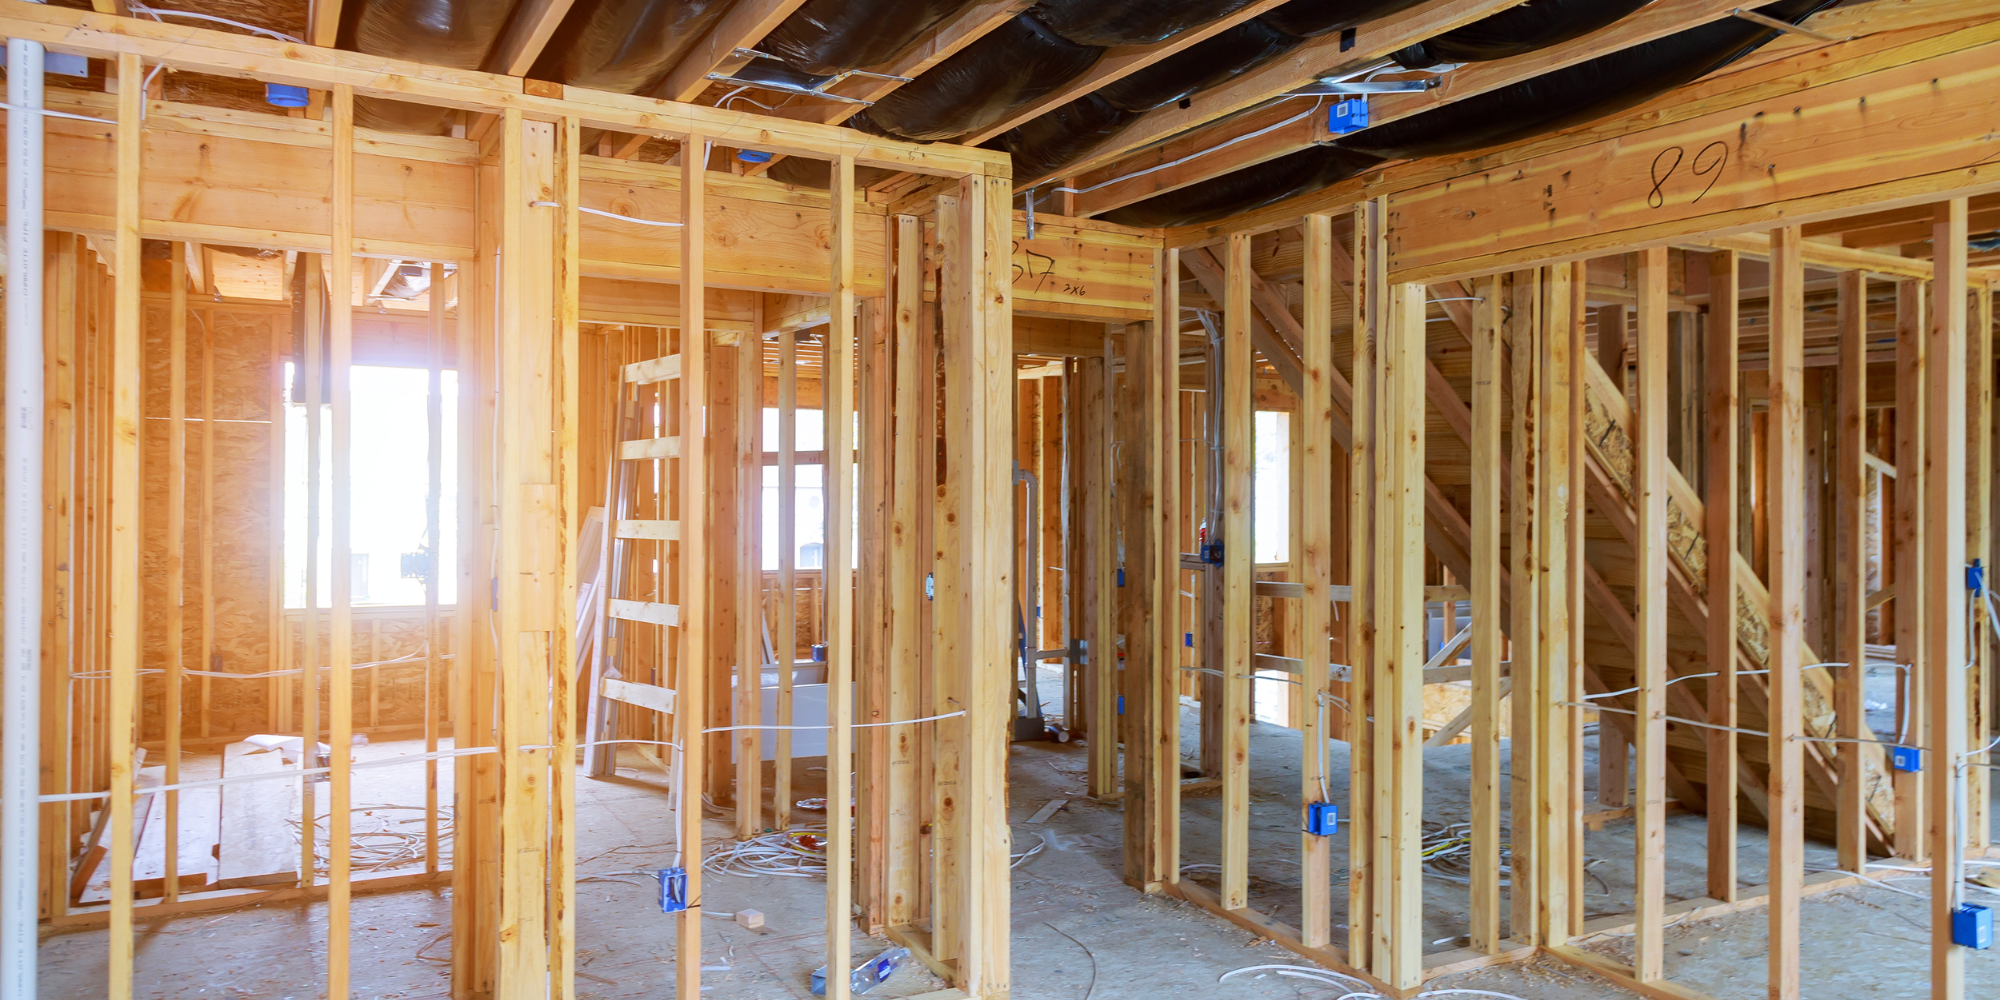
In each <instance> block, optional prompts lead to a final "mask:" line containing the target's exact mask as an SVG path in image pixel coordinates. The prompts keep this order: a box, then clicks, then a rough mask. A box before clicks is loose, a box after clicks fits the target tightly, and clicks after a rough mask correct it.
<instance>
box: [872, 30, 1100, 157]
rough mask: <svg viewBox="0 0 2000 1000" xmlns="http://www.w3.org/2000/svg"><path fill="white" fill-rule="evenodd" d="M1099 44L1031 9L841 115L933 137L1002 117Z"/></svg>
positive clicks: (1080, 63) (877, 130)
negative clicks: (1079, 39)
mask: <svg viewBox="0 0 2000 1000" xmlns="http://www.w3.org/2000/svg"><path fill="white" fill-rule="evenodd" d="M1103 53H1104V50H1103V49H1101V48H1098V47H1097V46H1094V45H1079V44H1077V43H1075V42H1072V41H1070V40H1069V39H1066V38H1064V37H1062V36H1061V35H1058V34H1056V33H1055V32H1054V31H1051V30H1050V29H1049V26H1048V25H1046V24H1043V23H1042V22H1041V21H1040V20H1039V19H1038V18H1036V17H1035V15H1034V12H1033V11H1032V10H1031V11H1029V12H1028V13H1025V14H1022V15H1020V16H1019V17H1016V18H1014V19H1013V20H1011V21H1008V22H1007V23H1006V24H1003V25H1001V26H1000V27H998V28H995V29H994V30H993V31H991V32H988V33H987V34H986V36H985V37H984V38H981V39H980V40H978V41H976V42H973V43H972V44H971V45H968V46H966V47H965V48H964V49H963V50H961V51H960V52H959V53H958V54H957V55H954V56H952V57H951V58H949V59H946V60H945V61H944V62H941V63H939V64H937V65H936V66H934V67H932V68H931V70H930V71H929V72H927V73H925V74H924V75H922V76H920V77H917V78H916V79H915V80H912V81H910V82H909V83H906V84H903V85H902V86H901V87H898V88H896V89H895V90H892V91H890V92H889V94H888V95H887V96H885V97H883V98H882V100H881V101H879V102H877V103H876V104H875V106H873V107H871V108H869V109H868V110H866V111H863V112H861V113H860V114H858V115H855V116H854V117H853V118H850V119H848V121H847V123H848V124H849V125H852V126H853V127H855V128H857V129H860V130H861V131H863V132H868V133H871V134H875V135H885V136H892V137H894V138H899V139H911V140H914V141H917V142H938V141H943V140H952V139H957V138H960V137H961V136H964V135H966V134H967V133H970V132H977V131H979V130H980V129H983V128H986V127H988V126H990V125H992V124H994V123H995V122H998V121H1001V120H1002V119H1005V118H1006V117H1007V116H1008V115H1010V114H1013V113H1014V112H1015V111H1016V110H1018V109H1019V108H1021V107H1023V106H1025V105H1027V104H1031V103H1033V102H1035V101H1038V100H1040V99H1042V98H1043V97H1046V96H1048V95H1049V93H1050V92H1052V91H1054V90H1056V89H1057V88H1059V87H1061V86H1062V85H1063V84H1066V83H1068V82H1070V81H1071V80H1074V79H1076V78H1077V77H1078V76H1081V75H1083V73H1084V71H1085V70H1088V69H1090V67H1091V66H1092V65H1093V64H1095V63H1096V62H1097V57H1098V56H1100V55H1102V54H1103Z"/></svg>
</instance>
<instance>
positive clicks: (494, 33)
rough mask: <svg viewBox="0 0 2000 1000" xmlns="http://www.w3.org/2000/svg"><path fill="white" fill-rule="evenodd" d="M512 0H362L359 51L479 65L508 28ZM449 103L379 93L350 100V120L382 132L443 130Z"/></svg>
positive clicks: (355, 38)
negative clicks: (379, 95) (414, 100)
mask: <svg viewBox="0 0 2000 1000" xmlns="http://www.w3.org/2000/svg"><path fill="white" fill-rule="evenodd" d="M514 4H515V0H362V2H361V4H360V6H359V8H358V9H356V11H355V12H354V14H353V15H352V16H353V21H352V24H353V29H352V30H353V35H352V44H353V46H354V49H355V50H356V51H358V52H365V53H367V54H369V55H371V56H386V57H389V58H391V59H410V60H415V61H417V62H423V63H428V64H430V65H432V66H449V67H452V68H453V69H478V68H480V65H481V64H482V63H484V62H485V61H486V54H487V53H489V52H491V51H492V50H493V46H494V44H495V43H497V42H498V41H499V40H500V35H501V33H502V32H504V31H506V30H507V21H508V19H509V18H510V17H512V15H513V13H514ZM451 119H452V111H451V109H450V108H438V107H430V106H426V105H422V104H405V103H403V102H402V101H385V100H382V99H380V98H373V97H360V98H356V99H355V101H354V124H356V125H359V126H361V127H362V128H372V129H381V130H383V131H385V132H414V133H419V134H424V135H438V134H442V133H443V132H444V131H445V130H446V129H447V128H448V127H449V126H450V124H451Z"/></svg>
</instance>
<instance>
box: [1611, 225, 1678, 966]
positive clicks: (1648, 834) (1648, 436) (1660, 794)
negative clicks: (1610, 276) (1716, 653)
mask: <svg viewBox="0 0 2000 1000" xmlns="http://www.w3.org/2000/svg"><path fill="white" fill-rule="evenodd" d="M1638 354H1639V371H1638V385H1637V387H1636V388H1637V392H1636V393H1635V394H1634V395H1635V396H1636V397H1637V399H1638V414H1637V416H1638V420H1637V423H1638V434H1637V435H1636V437H1637V440H1636V441H1635V442H1634V445H1635V448H1634V450H1635V452H1636V455H1635V461H1634V465H1635V469H1634V472H1635V475H1634V477H1633V478H1634V479H1635V480H1636V481H1635V483H1634V493H1635V494H1636V495H1635V496H1634V497H1633V499H1634V500H1635V501H1636V506H1637V507H1638V511H1637V514H1638V521H1639V526H1638V544H1637V545H1636V546H1635V547H1634V548H1635V550H1636V551H1635V552H1634V556H1635V559H1634V561H1633V573H1634V574H1635V576H1636V578H1637V579H1639V580H1642V581H1650V582H1648V583H1646V584H1642V585H1640V586H1638V587H1637V588H1636V590H1637V592H1638V614H1637V615H1636V616H1635V618H1636V621H1635V624H1636V625H1637V626H1638V629H1637V638H1638V641H1637V642H1636V643H1634V644H1633V649H1632V662H1633V672H1634V675H1635V676H1634V680H1633V685H1634V686H1635V687H1637V688H1638V689H1639V691H1638V699H1637V708H1638V718H1637V724H1636V725H1634V727H1633V732H1634V736H1635V742H1636V743H1637V746H1638V751H1639V789H1638V801H1637V802H1635V803H1634V810H1635V811H1634V820H1635V826H1636V831H1635V832H1636V836H1635V837H1634V841H1635V843H1634V857H1633V867H1632V871H1633V890H1632V894H1633V902H1634V904H1635V906H1634V909H1635V910H1636V911H1637V913H1636V920H1635V923H1636V927H1637V930H1636V934H1635V936H1634V939H1633V940H1634V949H1633V951H1634V957H1633V961H1632V974H1633V977H1634V978H1636V979H1638V980H1639V981H1640V982H1650V981H1652V980H1655V979H1658V978H1660V963H1661V959H1662V956H1663V954H1664V952H1665V941H1664V940H1663V936H1664V928H1663V927H1662V922H1663V919H1664V916H1665V906H1666V885H1665V882H1666V869H1667V801H1666V797H1667V792H1666V787H1667V704H1666V699H1667V589H1666V579H1667V466H1668V462H1667V414H1668V412H1669V410H1671V409H1672V408H1673V405H1672V401H1671V400H1669V399H1668V398H1667V364H1668V358H1667V249H1666V248H1665V247H1654V248H1651V249H1647V250H1642V251H1640V252H1639V330H1638ZM1653 582H1657V584H1658V585H1657V586H1656V585H1654V584H1653ZM1610 728H1611V727H1610V726H1609V725H1608V724H1602V723H1600V725H1599V726H1598V731H1599V732H1600V733H1602V732H1604V731H1606V730H1609V729H1610Z"/></svg>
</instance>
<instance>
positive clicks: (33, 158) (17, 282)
mask: <svg viewBox="0 0 2000 1000" xmlns="http://www.w3.org/2000/svg"><path fill="white" fill-rule="evenodd" d="M7 65H8V67H9V68H10V70H11V72H9V73H8V74H7V101H8V103H9V104H11V105H12V106H13V107H14V108H15V109H39V108H40V107H41V106H42V47H41V45H40V44H38V43H35V42H26V41H22V40H21V39H18V38H12V39H8V41H7ZM6 287H7V397H6V398H7V403H6V405H7V431H6V446H7V472H6V490H7V500H6V508H7V510H6V516H5V531H6V551H7V569H6V578H5V582H4V604H5V606H6V636H5V642H6V647H7V651H6V657H5V669H6V680H5V695H4V702H0V704H4V705H5V711H6V723H5V725H4V726H0V729H5V730H6V732H5V734H4V736H0V739H4V740H5V744H4V749H0V792H3V793H4V795H5V799H4V800H0V997H4V998H6V1000H30V998H32V997H33V996H34V995H35V895H36V892H37V890H38V885H37V882H38V879H37V877H36V874H35V859H36V857H37V856H38V855H39V853H40V851H41V842H40V833H41V831H40V830H39V828H38V827H37V824H36V821H37V819H38V817H39V815H40V812H41V808H40V806H39V805H38V804H37V803H36V800H35V796H36V793H37V791H38V790H39V789H40V788H41V782H40V778H39V777H38V775H37V771H38V769H39V768H40V762H41V758H40V756H39V750H40V748H41V717H40V715H39V714H38V713H39V712H40V711H41V703H42V695H41V677H40V673H39V671H40V670H41V657H42V643H41V637H42V116H41V115H40V114H37V113H35V111H33V110H27V111H23V110H16V111H15V112H14V113H13V114H11V115H9V116H8V117H7V285H6Z"/></svg>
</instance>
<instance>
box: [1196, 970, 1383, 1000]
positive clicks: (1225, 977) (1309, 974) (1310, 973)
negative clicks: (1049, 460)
mask: <svg viewBox="0 0 2000 1000" xmlns="http://www.w3.org/2000/svg"><path fill="white" fill-rule="evenodd" d="M1266 969H1269V970H1271V971H1273V972H1279V973H1284V972H1298V973H1305V974H1306V975H1305V976H1304V977H1303V978H1307V979H1312V978H1318V977H1323V976H1331V977H1333V978H1334V979H1344V980H1346V981H1347V982H1350V983H1354V984H1356V985H1359V986H1362V987H1366V986H1367V985H1368V981H1367V980H1365V979H1358V978H1355V977H1354V976H1348V975H1342V974H1341V973H1338V972H1334V971H1331V970H1328V969H1318V968H1314V967H1312V966H1309V965H1250V966H1245V967H1243V968H1241V969H1232V970H1230V971H1228V972H1225V973H1223V974H1222V975H1221V976H1219V977H1217V978H1216V980H1215V981H1216V982H1218V983H1226V982H1228V981H1229V977H1231V976H1240V975H1242V974H1244V973H1246V972H1262V971H1264V970H1266ZM1363 995H1364V996H1366V995H1370V994H1363Z"/></svg>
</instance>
